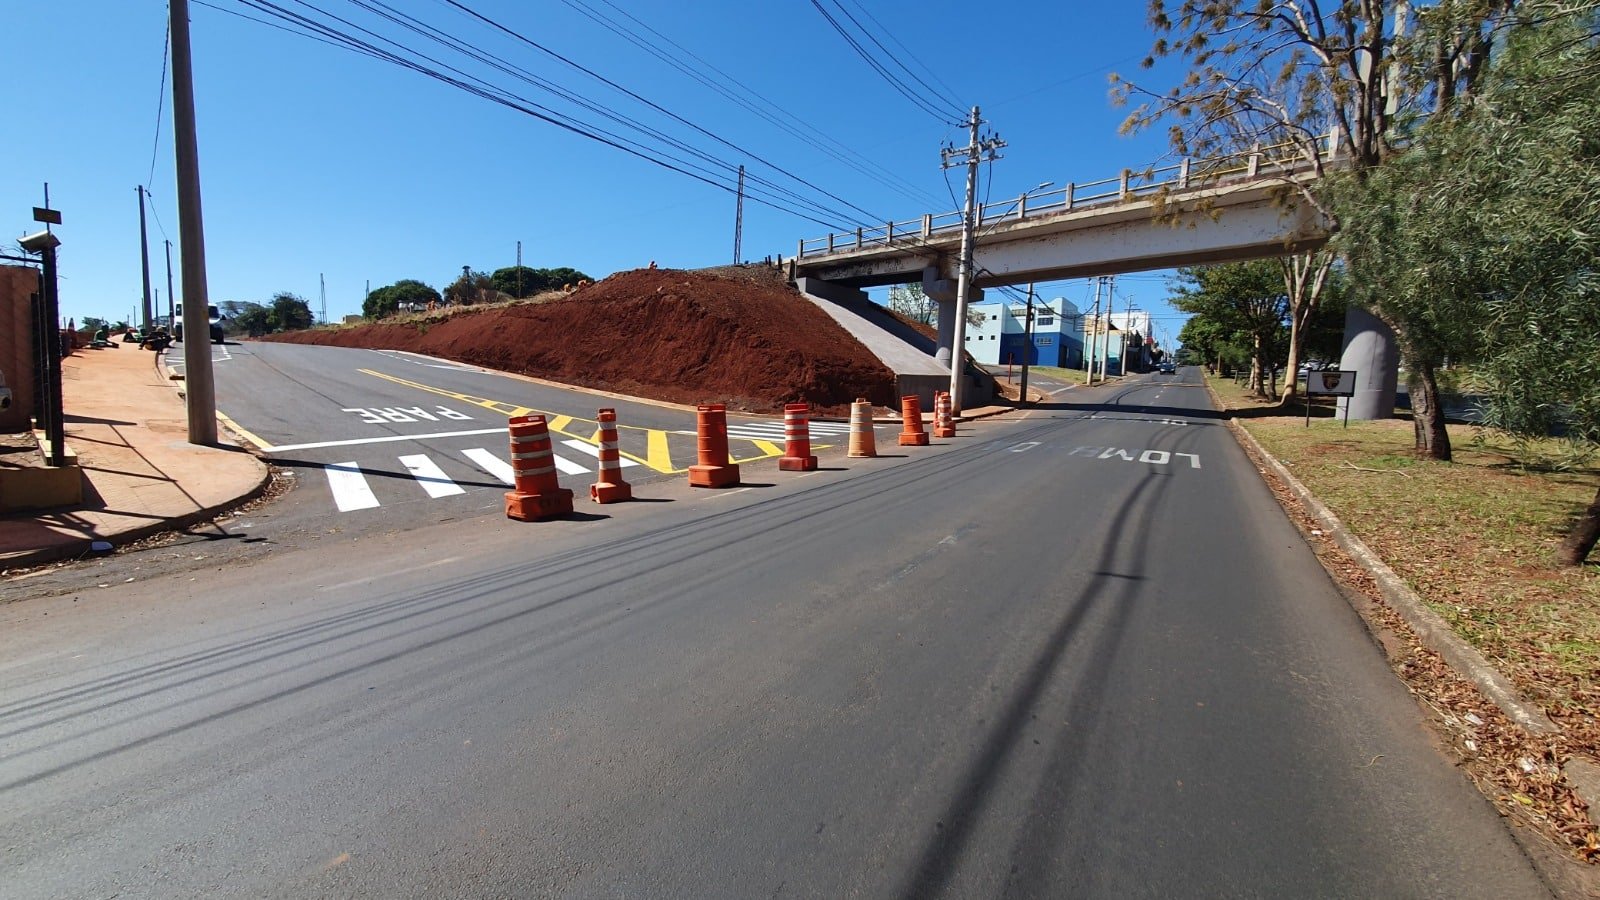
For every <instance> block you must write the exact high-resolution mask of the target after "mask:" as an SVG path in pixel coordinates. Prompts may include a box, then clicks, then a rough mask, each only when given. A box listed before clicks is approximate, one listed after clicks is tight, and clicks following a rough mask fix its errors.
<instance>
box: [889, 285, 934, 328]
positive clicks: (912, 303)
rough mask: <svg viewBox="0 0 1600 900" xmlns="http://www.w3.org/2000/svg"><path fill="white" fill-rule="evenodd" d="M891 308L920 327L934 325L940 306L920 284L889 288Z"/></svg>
mask: <svg viewBox="0 0 1600 900" xmlns="http://www.w3.org/2000/svg"><path fill="white" fill-rule="evenodd" d="M889 308H890V309H892V310H894V311H895V312H896V313H899V314H900V315H901V316H902V317H904V318H906V319H908V320H910V321H912V322H916V323H917V324H919V325H932V324H933V320H934V315H935V313H936V312H937V311H938V309H939V304H938V302H936V301H935V300H934V299H933V298H932V297H929V296H928V295H927V293H926V292H924V291H923V290H922V285H920V284H896V285H891V286H890V288H889Z"/></svg>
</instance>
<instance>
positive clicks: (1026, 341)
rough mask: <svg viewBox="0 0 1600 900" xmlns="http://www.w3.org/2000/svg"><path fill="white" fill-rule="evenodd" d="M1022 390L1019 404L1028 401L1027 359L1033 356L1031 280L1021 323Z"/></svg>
mask: <svg viewBox="0 0 1600 900" xmlns="http://www.w3.org/2000/svg"><path fill="white" fill-rule="evenodd" d="M1022 335H1023V340H1022V391H1021V392H1020V393H1019V394H1018V395H1017V398H1018V399H1017V402H1018V403H1019V404H1023V403H1027V402H1028V359H1029V358H1030V357H1032V356H1033V282H1031V281H1030V282H1028V318H1027V319H1025V320H1024V321H1023V323H1022Z"/></svg>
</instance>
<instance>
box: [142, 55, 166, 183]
mask: <svg viewBox="0 0 1600 900" xmlns="http://www.w3.org/2000/svg"><path fill="white" fill-rule="evenodd" d="M171 47H172V31H171V30H170V29H168V30H167V32H166V33H165V34H164V35H163V36H162V39H161V91H160V93H158V94H156V136H155V138H154V139H152V140H151V141H150V175H149V177H147V178H145V180H144V183H145V184H147V185H148V184H149V183H150V182H151V181H152V180H154V179H155V177H156V153H157V152H159V151H160V149H161V112H162V110H163V109H164V108H165V106H166V102H167V51H168V50H170V49H171Z"/></svg>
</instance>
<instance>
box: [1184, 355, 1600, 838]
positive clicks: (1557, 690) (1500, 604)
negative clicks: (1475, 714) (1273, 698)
mask: <svg viewBox="0 0 1600 900" xmlns="http://www.w3.org/2000/svg"><path fill="white" fill-rule="evenodd" d="M1210 384H1211V386H1212V389H1213V390H1214V391H1215V392H1216V393H1217V395H1218V397H1219V398H1221V400H1222V401H1223V404H1224V406H1226V407H1227V408H1228V409H1229V410H1231V411H1232V413H1233V417H1234V418H1235V420H1236V421H1238V422H1239V424H1241V425H1243V426H1244V427H1245V428H1246V429H1248V430H1249V431H1250V433H1251V434H1252V435H1254V436H1255V438H1256V440H1258V441H1259V442H1260V443H1261V445H1262V446H1263V447H1265V448H1266V449H1267V451H1268V452H1270V453H1272V454H1273V455H1274V456H1276V457H1277V458H1278V459H1279V460H1280V461H1281V462H1283V463H1284V464H1285V465H1286V466H1288V468H1289V469H1290V471H1292V472H1293V473H1294V474H1295V477H1297V478H1298V479H1300V481H1301V482H1302V483H1303V484H1305V486H1306V487H1307V488H1308V489H1310V490H1311V492H1312V493H1313V494H1315V495H1316V496H1317V497H1318V499H1320V500H1322V502H1324V503H1325V504H1327V506H1328V507H1329V508H1330V509H1332V510H1333V512H1334V513H1335V514H1336V515H1337V516H1338V517H1339V518H1340V520H1342V521H1343V522H1344V524H1345V527H1347V528H1349V529H1350V530H1351V532H1353V533H1354V534H1356V535H1357V536H1358V537H1360V538H1361V540H1362V541H1363V542H1365V543H1366V544H1367V545H1368V546H1369V547H1371V548H1372V550H1373V551H1374V552H1375V553H1377V554H1378V555H1379V556H1381V557H1382V558H1383V560H1384V562H1386V563H1388V565H1389V566H1390V567H1391V568H1392V569H1394V571H1395V572H1396V573H1397V574H1398V575H1400V577H1402V578H1404V579H1405V580H1406V582H1407V583H1408V584H1409V585H1410V586H1411V587H1412V589H1414V590H1415V591H1416V592H1417V593H1418V594H1419V595H1421V596H1422V598H1423V599H1424V600H1425V601H1426V602H1427V603H1428V604H1429V605H1430V606H1431V607H1432V608H1433V609H1434V610H1435V611H1437V612H1438V613H1439V614H1440V615H1441V616H1443V617H1444V618H1445V620H1446V621H1448V622H1449V623H1450V624H1451V625H1452V626H1453V627H1454V628H1455V630H1456V631H1457V633H1459V634H1460V635H1461V636H1462V637H1464V638H1466V639H1467V640H1468V641H1470V642H1471V643H1472V644H1473V645H1474V646H1476V647H1477V648H1478V649H1479V650H1480V651H1482V652H1483V654H1484V655H1485V656H1486V657H1488V658H1489V660H1490V661H1491V662H1493V663H1494V664H1495V665H1496V667H1498V668H1499V669H1500V670H1501V671H1502V672H1504V673H1505V674H1506V675H1507V676H1508V677H1509V678H1511V679H1512V681H1514V682H1515V683H1516V685H1517V687H1518V688H1519V689H1520V690H1521V691H1522V693H1523V695H1524V696H1526V697H1528V698H1529V699H1532V700H1534V701H1535V702H1537V703H1539V704H1540V705H1541V706H1543V707H1544V709H1545V710H1546V712H1547V713H1549V714H1550V716H1551V718H1552V719H1553V720H1555V721H1556V722H1557V723H1558V724H1559V725H1560V726H1561V728H1562V732H1563V734H1562V737H1561V739H1560V740H1559V741H1558V742H1557V751H1558V753H1557V755H1559V754H1560V753H1582V754H1584V755H1588V756H1590V757H1591V758H1600V727H1597V725H1596V715H1597V713H1600V565H1596V564H1594V563H1592V562H1591V564H1589V565H1587V566H1582V567H1578V568H1570V567H1558V566H1556V565H1555V564H1554V562H1553V555H1554V551H1555V548H1556V546H1557V544H1559V542H1560V540H1561V538H1562V537H1563V536H1564V534H1565V533H1566V529H1567V526H1568V525H1569V524H1570V523H1571V521H1572V519H1573V517H1574V516H1575V515H1576V514H1577V513H1578V512H1579V511H1581V510H1582V509H1583V508H1584V506H1585V505H1587V503H1588V502H1589V500H1590V499H1591V498H1592V497H1593V496H1594V490H1595V479H1596V478H1597V477H1600V471H1597V470H1596V469H1594V468H1588V469H1579V470H1572V471H1565V472H1556V471H1549V470H1548V469H1540V468H1538V467H1537V466H1536V465H1535V463H1536V462H1537V461H1538V460H1539V459H1542V458H1556V457H1558V456H1559V455H1560V453H1559V448H1558V447H1557V446H1556V445H1555V444H1554V442H1551V443H1550V444H1547V445H1540V444H1537V443H1535V444H1523V445H1518V444H1514V443H1513V442H1511V441H1509V440H1505V439H1503V438H1496V437H1495V436H1494V435H1493V434H1491V433H1485V432H1483V431H1481V430H1480V429H1477V428H1474V427H1470V426H1455V425H1452V426H1450V437H1451V443H1452V446H1453V447H1454V449H1455V460H1454V461H1453V462H1448V463H1441V462H1434V461H1431V460H1424V459H1418V458H1416V457H1415V456H1413V455H1412V453H1411V447H1412V425H1411V422H1410V420H1409V419H1391V420H1387V421H1380V422H1351V423H1350V425H1349V427H1348V428H1345V427H1343V425H1342V423H1341V422H1339V421H1338V420H1336V419H1335V418H1334V416H1333V410H1332V408H1331V407H1329V406H1320V407H1319V406H1314V407H1313V412H1312V418H1311V424H1310V427H1307V426H1306V420H1305V418H1304V414H1303V412H1302V410H1303V409H1304V408H1303V407H1299V406H1297V407H1294V408H1292V409H1289V410H1283V411H1281V413H1280V411H1279V410H1278V409H1277V408H1276V407H1274V406H1269V405H1266V404H1264V403H1261V402H1260V401H1257V400H1254V399H1251V398H1250V397H1248V396H1247V395H1246V393H1245V391H1244V390H1243V388H1241V387H1239V386H1237V385H1235V384H1234V383H1233V382H1232V381H1231V380H1228V379H1211V380H1210ZM1468 744H1469V745H1472V746H1474V747H1475V746H1476V745H1475V743H1474V742H1471V741H1468ZM1530 752H1531V751H1530ZM1562 761H1563V760H1561V759H1555V760H1553V762H1554V763H1555V764H1556V765H1559V764H1560V763H1561V762H1562ZM1513 764H1520V762H1519V760H1516V759H1514V760H1513ZM1522 768H1524V769H1525V768H1527V767H1526V766H1523V767H1522ZM1510 793H1511V794H1512V795H1515V794H1517V793H1518V792H1517V791H1514V790H1513V791H1511V792H1510ZM1518 802H1522V800H1521V798H1520V797H1519V798H1518ZM1541 805H1543V804H1541ZM1541 811H1542V812H1545V813H1547V814H1548V815H1550V816H1551V817H1552V818H1555V819H1560V818H1562V817H1563V815H1566V818H1568V819H1572V818H1573V816H1572V815H1567V814H1566V813H1564V812H1563V811H1562V810H1560V809H1546V810H1541ZM1568 812H1570V810H1569V811H1568ZM1577 818H1578V820H1577V821H1569V822H1568V823H1567V824H1568V825H1569V826H1570V827H1569V828H1565V829H1563V831H1565V833H1566V834H1567V835H1568V836H1569V837H1572V836H1573V835H1574V833H1575V830H1583V829H1585V828H1587V824H1588V823H1587V822H1586V821H1583V820H1582V819H1581V816H1580V817H1577ZM1589 841H1590V842H1591V843H1592V841H1593V838H1592V837H1590V838H1589ZM1587 855H1588V856H1591V857H1594V856H1596V855H1600V854H1597V853H1596V852H1595V851H1593V850H1591V852H1590V853H1588V854H1587Z"/></svg>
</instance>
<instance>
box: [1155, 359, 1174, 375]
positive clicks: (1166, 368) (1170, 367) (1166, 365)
mask: <svg viewBox="0 0 1600 900" xmlns="http://www.w3.org/2000/svg"><path fill="white" fill-rule="evenodd" d="M1156 369H1157V371H1160V372H1162V373H1164V374H1167V375H1171V374H1172V373H1174V372H1176V371H1178V366H1177V364H1176V363H1171V362H1163V363H1162V364H1161V365H1159V366H1156Z"/></svg>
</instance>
